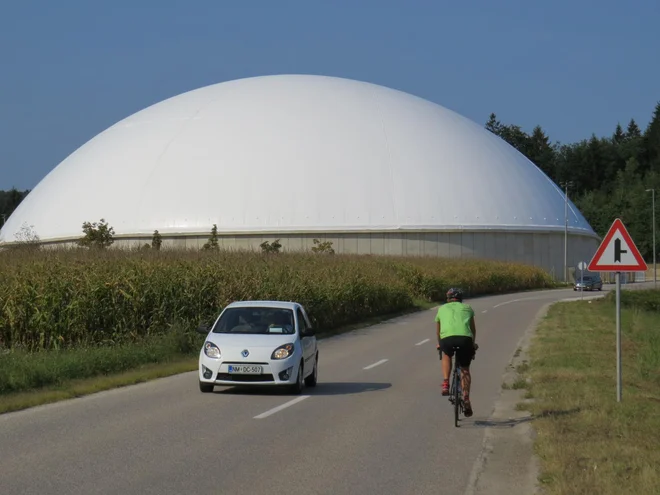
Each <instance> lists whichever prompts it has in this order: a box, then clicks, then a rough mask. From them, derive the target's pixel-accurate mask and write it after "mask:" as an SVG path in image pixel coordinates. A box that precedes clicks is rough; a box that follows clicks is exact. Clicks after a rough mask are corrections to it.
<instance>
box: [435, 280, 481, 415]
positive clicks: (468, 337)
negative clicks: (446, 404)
mask: <svg viewBox="0 0 660 495" xmlns="http://www.w3.org/2000/svg"><path fill="white" fill-rule="evenodd" d="M435 322H436V332H437V336H438V346H437V349H438V350H440V351H442V374H443V376H444V380H443V382H442V395H449V374H450V373H451V357H452V356H453V355H454V351H453V350H452V346H460V347H461V349H460V350H459V351H458V352H457V356H456V360H457V361H458V364H459V365H460V367H461V386H462V388H463V401H464V403H465V416H466V417H470V416H472V405H471V404H470V385H471V381H472V380H471V376H470V363H471V362H472V359H473V358H474V353H475V351H476V350H477V348H478V346H477V343H476V338H477V328H476V326H475V323H474V310H473V309H472V307H471V306H470V305H469V304H465V303H464V302H463V292H462V291H461V289H455V288H451V289H449V290H448V291H447V303H446V304H443V305H442V306H440V308H438V313H437V314H436V316H435Z"/></svg>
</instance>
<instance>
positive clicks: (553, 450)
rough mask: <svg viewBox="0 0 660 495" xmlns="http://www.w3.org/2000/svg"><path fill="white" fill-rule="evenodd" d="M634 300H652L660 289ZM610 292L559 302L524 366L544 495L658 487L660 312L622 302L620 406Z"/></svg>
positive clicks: (659, 295) (643, 490)
mask: <svg viewBox="0 0 660 495" xmlns="http://www.w3.org/2000/svg"><path fill="white" fill-rule="evenodd" d="M634 297H638V298H640V299H643V301H644V304H643V305H642V306H644V307H650V305H649V303H648V301H649V300H650V299H654V298H660V293H658V292H657V291H656V294H655V295H653V294H651V295H649V294H646V295H644V296H634ZM612 299H613V298H609V297H608V298H606V299H602V300H595V301H591V302H589V301H584V302H570V303H559V304H556V305H554V306H552V307H551V308H550V310H549V312H548V314H547V316H546V317H545V318H544V319H543V320H542V321H541V323H540V324H539V326H538V328H537V331H536V335H535V337H534V340H533V342H532V346H531V349H530V352H529V357H530V363H529V364H530V366H529V368H528V369H527V370H521V371H522V374H523V375H524V376H526V377H527V378H530V379H531V380H530V382H531V383H530V384H528V385H527V388H528V394H527V397H533V401H531V402H529V403H527V402H526V403H525V404H524V405H521V407H522V408H524V409H525V410H529V411H530V412H531V413H532V414H533V416H534V417H535V419H534V426H535V428H536V431H537V440H536V446H535V448H536V451H537V454H538V455H539V457H540V459H541V464H542V476H541V479H540V482H541V486H542V487H543V489H544V492H545V493H549V494H571V495H581V494H593V493H598V494H599V495H608V494H615V493H616V494H621V493H645V494H646V493H648V494H651V493H660V471H659V470H658V469H657V466H660V450H659V449H658V443H659V442H660V414H659V413H660V332H659V329H660V312H656V311H648V310H644V309H641V306H639V305H634V304H630V305H623V306H624V307H623V309H622V365H623V398H622V402H621V403H617V402H616V331H615V308H614V304H613V303H612Z"/></svg>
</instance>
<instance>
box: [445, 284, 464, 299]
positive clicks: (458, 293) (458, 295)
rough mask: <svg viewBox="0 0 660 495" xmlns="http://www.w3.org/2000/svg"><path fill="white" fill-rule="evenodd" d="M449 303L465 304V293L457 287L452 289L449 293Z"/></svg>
mask: <svg viewBox="0 0 660 495" xmlns="http://www.w3.org/2000/svg"><path fill="white" fill-rule="evenodd" d="M447 301H458V302H463V291H462V290H461V289H458V288H456V287H452V288H451V289H449V290H448V291H447Z"/></svg>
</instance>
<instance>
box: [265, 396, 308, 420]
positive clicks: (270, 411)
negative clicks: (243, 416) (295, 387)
mask: <svg viewBox="0 0 660 495" xmlns="http://www.w3.org/2000/svg"><path fill="white" fill-rule="evenodd" d="M309 397H310V396H309V395H303V396H301V397H296V398H295V399H293V400H290V401H289V402H285V403H284V404H282V405H281V406H277V407H274V408H272V409H269V410H268V411H266V412H264V413H261V414H259V415H258V416H255V417H254V419H263V418H267V417H268V416H270V415H271V414H275V413H276V412H280V411H281V410H282V409H286V408H287V407H291V406H293V405H294V404H297V403H298V402H301V401H303V400H305V399H309Z"/></svg>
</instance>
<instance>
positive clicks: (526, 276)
mask: <svg viewBox="0 0 660 495" xmlns="http://www.w3.org/2000/svg"><path fill="white" fill-rule="evenodd" d="M552 285H553V284H552V281H551V279H550V277H549V276H548V275H547V274H546V273H545V272H543V271H542V270H541V269H538V268H534V267H529V266H524V265H516V264H512V263H500V262H487V261H468V260H461V261H451V260H444V259H437V258H394V257H389V258H385V257H375V256H349V255H334V256H318V255H317V254H313V253H284V254H280V255H277V256H268V255H266V256H265V255H264V254H262V253H255V252H247V253H245V252H244V253H235V252H234V253H232V252H227V251H222V250H216V249H210V250H202V251H184V252H182V251H170V250H165V251H160V252H158V251H156V250H155V249H147V250H134V251H132V252H126V251H121V250H92V251H88V250H80V249H72V250H64V249H62V250H44V251H41V252H31V251H26V252H19V251H7V252H5V253H0V348H3V347H4V348H12V349H20V350H26V351H35V350H43V349H68V348H75V347H79V346H86V347H98V346H104V345H111V346H116V345H119V344H123V343H131V342H138V341H140V340H141V339H146V338H149V337H151V336H152V335H158V334H162V333H164V332H166V331H167V328H169V327H170V326H171V325H172V324H173V322H177V324H180V325H182V326H183V327H184V328H193V329H194V328H195V327H196V326H197V325H198V324H200V323H210V322H212V321H213V319H215V318H216V317H217V315H218V313H219V311H221V310H222V308H223V307H224V306H226V305H227V304H228V303H230V302H232V301H235V300H244V299H252V300H254V299H282V300H296V301H299V302H301V303H302V304H303V305H305V306H306V308H307V309H308V311H309V314H310V317H311V318H312V320H313V324H314V326H315V327H317V328H318V329H319V330H329V329H332V328H336V327H338V326H342V325H346V324H350V323H355V322H357V321H359V320H361V319H364V318H367V317H372V316H377V315H383V314H389V313H394V312H398V311H401V310H404V309H408V308H411V307H413V306H414V300H415V299H419V298H423V299H426V300H428V301H433V300H440V299H441V298H442V297H443V296H444V292H445V291H446V290H447V288H448V287H450V286H461V287H463V288H464V289H465V291H466V294H467V295H468V297H469V296H476V295H480V294H487V293H502V292H506V291H514V290H523V289H533V288H540V287H551V286H552Z"/></svg>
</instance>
